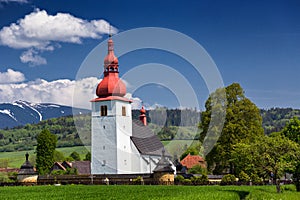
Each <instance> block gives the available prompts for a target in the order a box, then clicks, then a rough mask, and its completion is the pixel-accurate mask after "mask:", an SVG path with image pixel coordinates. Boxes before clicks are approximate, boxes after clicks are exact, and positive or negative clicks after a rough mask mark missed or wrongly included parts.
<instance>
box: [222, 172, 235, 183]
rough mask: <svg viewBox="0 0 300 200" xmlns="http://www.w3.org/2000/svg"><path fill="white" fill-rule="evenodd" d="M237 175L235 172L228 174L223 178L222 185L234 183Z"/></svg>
mask: <svg viewBox="0 0 300 200" xmlns="http://www.w3.org/2000/svg"><path fill="white" fill-rule="evenodd" d="M235 183H236V177H235V176H234V175H233V174H226V175H225V176H223V178H222V180H221V185H234V184H235Z"/></svg>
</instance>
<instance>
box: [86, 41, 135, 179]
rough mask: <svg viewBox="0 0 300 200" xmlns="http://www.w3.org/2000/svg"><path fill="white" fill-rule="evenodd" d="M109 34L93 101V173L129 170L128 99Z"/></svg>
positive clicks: (130, 120)
mask: <svg viewBox="0 0 300 200" xmlns="http://www.w3.org/2000/svg"><path fill="white" fill-rule="evenodd" d="M113 48H114V47H113V41H112V39H111V36H110V38H109V40H108V54H107V56H106V57H105V59H104V78H103V80H102V81H101V82H100V83H99V84H98V87H97V90H96V94H97V96H98V98H96V99H93V100H92V149H91V150H92V163H91V172H92V174H126V173H131V150H130V149H131V147H130V144H131V140H130V137H131V136H132V118H131V101H130V100H129V99H127V98H125V97H124V95H125V94H126V86H125V84H124V83H123V82H122V80H121V79H120V78H119V65H118V58H117V57H116V56H115V55H114V49H113Z"/></svg>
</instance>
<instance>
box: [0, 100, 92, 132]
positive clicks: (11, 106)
mask: <svg viewBox="0 0 300 200" xmlns="http://www.w3.org/2000/svg"><path fill="white" fill-rule="evenodd" d="M89 112H91V111H90V110H87V109H80V108H72V107H70V106H62V105H58V104H52V103H30V102H27V101H21V100H19V101H15V102H13V103H2V104H0V129H4V128H12V127H15V126H20V125H25V124H36V123H38V122H40V121H42V120H46V119H50V118H57V117H62V116H68V115H73V114H74V115H78V114H85V113H89Z"/></svg>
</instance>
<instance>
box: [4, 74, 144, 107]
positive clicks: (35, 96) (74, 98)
mask: <svg viewBox="0 0 300 200" xmlns="http://www.w3.org/2000/svg"><path fill="white" fill-rule="evenodd" d="M5 79H6V81H4V80H5ZM24 80H25V77H24V74H22V73H21V72H18V71H13V70H11V69H8V70H7V72H4V73H0V102H14V101H16V100H24V101H29V102H32V103H56V104H60V105H68V106H74V107H78V108H86V109H90V108H91V103H90V100H92V99H94V98H95V97H96V94H95V93H96V87H97V84H98V83H99V82H100V81H101V79H98V78H96V77H88V78H83V79H80V80H69V79H59V80H54V81H46V80H43V79H37V80H35V81H29V82H21V81H24ZM19 82H20V83H19ZM125 97H127V98H129V99H131V100H132V101H133V102H132V109H140V108H141V107H142V100H141V99H140V98H138V97H132V95H131V94H130V93H127V94H126V96H125Z"/></svg>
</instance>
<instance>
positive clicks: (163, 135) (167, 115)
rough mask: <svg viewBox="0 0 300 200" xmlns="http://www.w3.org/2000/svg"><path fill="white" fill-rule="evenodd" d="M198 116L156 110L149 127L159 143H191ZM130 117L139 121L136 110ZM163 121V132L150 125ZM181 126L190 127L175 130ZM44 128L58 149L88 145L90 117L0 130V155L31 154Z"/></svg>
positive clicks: (148, 113)
mask: <svg viewBox="0 0 300 200" xmlns="http://www.w3.org/2000/svg"><path fill="white" fill-rule="evenodd" d="M162 113H163V114H164V115H163V114H162ZM187 114H188V115H189V116H190V117H189V118H187V119H188V120H184V122H183V121H182V120H180V119H181V116H182V115H187ZM199 114H200V113H199V112H196V111H194V110H183V111H180V110H178V109H174V110H165V111H163V112H162V110H161V109H158V110H153V111H150V112H147V116H148V122H149V126H150V128H151V129H152V130H153V131H154V132H155V133H156V134H157V135H158V136H159V138H160V139H161V140H170V139H173V138H174V137H175V136H176V139H189V140H191V139H194V134H193V131H192V130H193V127H194V128H195V127H196V126H197V123H196V122H197V121H198V120H197V117H198V116H197V115H199ZM132 115H133V119H138V116H139V110H133V111H132ZM163 118H164V122H165V123H164V124H165V127H164V128H163V129H162V127H163V125H162V124H155V123H153V122H160V121H159V119H163ZM198 118H199V117H198ZM193 123H194V125H193V126H192V124H193ZM180 124H185V125H189V126H184V127H182V128H180V129H178V125H180ZM45 128H47V129H49V130H50V132H51V133H53V134H55V135H56V136H57V138H58V143H57V147H72V146H81V145H83V144H85V145H90V133H91V116H90V114H81V115H76V116H74V117H73V116H67V117H59V118H52V119H48V120H42V121H40V122H38V123H36V124H26V125H25V126H18V127H14V128H11V129H2V130H0V152H12V151H21V150H32V149H33V148H34V146H36V136H37V134H39V133H40V132H41V131H42V130H43V129H45ZM82 140H83V142H82Z"/></svg>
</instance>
